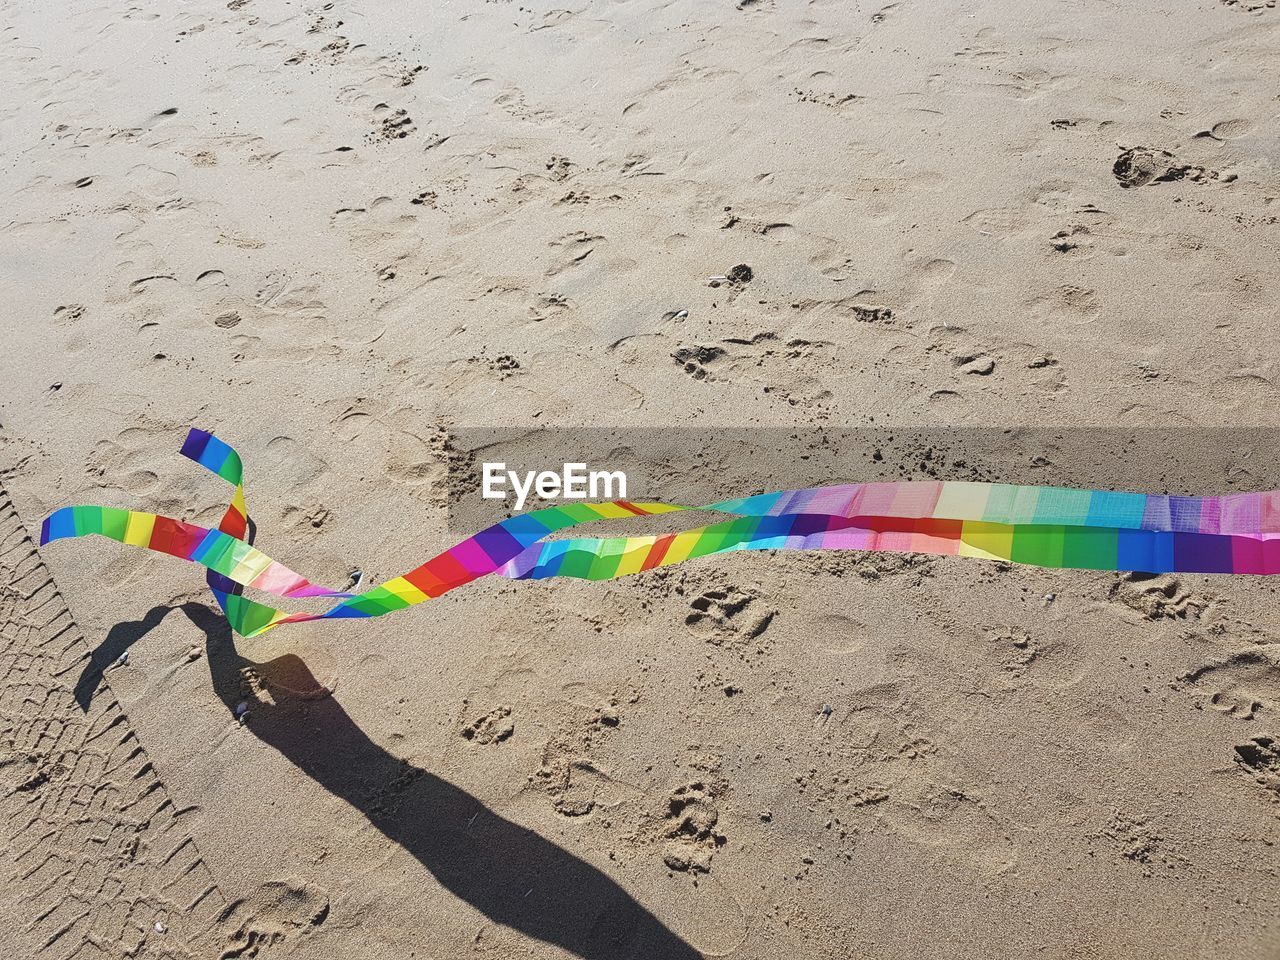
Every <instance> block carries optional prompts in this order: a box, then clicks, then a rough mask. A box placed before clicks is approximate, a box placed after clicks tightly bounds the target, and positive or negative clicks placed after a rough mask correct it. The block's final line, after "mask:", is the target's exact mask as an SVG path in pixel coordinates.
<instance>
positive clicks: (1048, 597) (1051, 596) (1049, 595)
mask: <svg viewBox="0 0 1280 960" xmlns="http://www.w3.org/2000/svg"><path fill="white" fill-rule="evenodd" d="M1057 599H1058V595H1057V594H1056V593H1046V594H1045V595H1044V602H1045V603H1053V601H1055V600H1057Z"/></svg>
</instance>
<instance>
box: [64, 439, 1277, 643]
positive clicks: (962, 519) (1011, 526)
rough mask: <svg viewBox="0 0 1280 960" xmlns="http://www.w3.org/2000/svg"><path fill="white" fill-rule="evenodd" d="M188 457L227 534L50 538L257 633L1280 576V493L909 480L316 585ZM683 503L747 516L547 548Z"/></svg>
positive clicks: (165, 523) (203, 452)
mask: <svg viewBox="0 0 1280 960" xmlns="http://www.w3.org/2000/svg"><path fill="white" fill-rule="evenodd" d="M182 453H183V455H184V456H186V457H188V458H189V459H191V460H194V461H195V462H196V463H198V464H200V465H201V466H203V467H205V468H207V469H208V470H211V471H212V472H213V473H216V474H217V475H218V476H220V477H222V478H223V479H224V480H226V481H227V482H229V483H231V484H233V485H234V486H235V493H234V495H233V496H232V500H231V505H230V506H229V507H228V509H227V512H226V515H225V516H224V517H223V519H222V522H221V523H220V524H219V525H218V528H217V529H216V530H215V529H210V528H207V527H201V526H197V525H195V524H191V523H185V522H183V521H181V520H175V519H172V518H170V517H162V516H157V515H156V514H154V513H143V512H140V511H136V510H122V509H118V508H114V507H93V506H80V507H63V508H62V509H60V510H57V511H55V512H54V513H52V514H51V515H50V516H49V517H48V519H46V520H45V522H44V525H43V527H42V529H41V532H40V544H41V546H44V545H45V544H48V543H52V542H53V541H55V540H64V539H67V538H69V537H83V536H88V535H90V534H97V535H99V536H104V537H108V538H110V539H112V540H117V541H119V542H121V543H126V544H130V545H132V546H137V547H144V548H146V549H148V550H155V551H157V552H159V553H167V554H170V555H171V556H175V557H180V558H182V559H184V560H190V561H191V562H193V563H198V564H200V565H201V566H203V567H206V568H207V570H208V574H207V582H208V584H209V587H210V589H211V590H212V591H213V594H214V597H215V598H216V599H217V601H218V604H219V606H221V607H222V610H223V612H224V613H225V614H226V617H227V620H228V622H229V623H230V624H231V627H232V629H233V630H235V631H236V633H238V634H241V635H242V636H246V637H252V636H256V635H257V634H260V633H263V632H264V631H266V630H270V629H272V628H273V627H277V626H279V625H280V624H283V623H301V622H304V621H308V620H325V619H335V618H360V617H377V616H381V615H382V614H384V613H390V612H391V611H393V610H399V609H401V608H403V607H409V606H413V605H414V604H418V603H422V602H423V601H425V600H432V599H435V598H436V597H440V596H443V595H444V594H446V593H448V592H449V591H450V590H454V589H456V588H458V587H460V586H463V585H464V584H467V583H470V582H472V581H473V580H477V579H479V578H480V577H483V576H486V575H488V574H491V573H493V574H498V575H499V576H503V577H509V578H512V579H526V580H527V579H532V580H541V579H544V578H546V577H576V578H579V579H586V580H612V579H614V578H617V577H623V576H627V575H629V574H633V573H641V572H643V571H645V570H652V569H654V568H656V567H665V566H670V565H671V564H674V563H680V562H682V561H684V560H689V559H692V558H694V557H705V556H711V555H713V554H720V553H729V552H731V551H735V550H875V551H888V552H895V553H927V554H938V555H955V556H962V557H982V558H986V559H990V560H1009V561H1013V562H1014V563H1027V564H1034V565H1036V566H1041V567H1068V568H1075V569H1083V570H1139V571H1144V572H1147V573H1167V572H1174V571H1177V572H1182V573H1248V574H1274V573H1280V491H1271V492H1267V493H1237V494H1230V495H1227V496H1222V497H1181V496H1166V495H1155V494H1142V493H1116V492H1110V491H1105V490H1071V489H1067V488H1064V487H1029V486H1015V485H1011V484H1003V483H967V482H955V481H910V482H902V483H859V484H843V485H839V486H828V487H812V488H807V489H803V490H785V491H782V492H779V493H766V494H761V495H759V496H753V497H745V498H741V499H737V500H725V501H722V502H720V503H715V504H711V505H710V506H706V507H688V506H681V505H677V504H667V503H634V502H631V501H629V500H613V501H609V502H606V503H572V504H563V505H560V506H554V507H548V508H546V509H543V510H536V511H533V512H531V513H522V514H517V515H516V516H513V517H510V518H508V519H506V520H503V521H501V522H500V523H496V524H494V525H493V526H491V527H488V528H487V529H485V530H482V531H480V532H479V533H477V534H475V535H474V536H472V537H468V538H467V539H466V540H463V541H462V542H461V543H459V544H457V545H456V546H453V547H450V548H449V549H448V550H445V551H444V552H443V553H441V554H439V555H438V556H436V557H434V558H432V559H431V560H428V561H427V562H426V563H424V564H422V565H421V566H419V567H417V568H415V569H413V570H411V571H409V572H408V573H406V574H404V575H402V576H399V577H395V578H393V579H391V580H388V581H387V582H386V583H383V584H379V585H378V586H376V587H372V588H371V589H369V590H366V591H364V592H363V593H357V594H352V593H344V592H342V591H339V590H329V589H327V588H325V587H320V586H316V585H315V584H313V583H311V582H310V581H309V580H307V579H306V578H305V577H303V576H302V575H301V574H298V573H295V572H294V571H293V570H290V569H289V568H288V567H286V566H284V565H283V564H281V563H278V562H277V561H275V560H273V559H271V557H269V556H267V555H266V554H265V553H263V552H262V551H261V550H258V549H257V548H256V547H254V546H252V545H250V544H249V543H248V542H247V540H246V532H247V530H248V526H249V514H248V509H247V507H246V505H245V498H244V468H243V466H242V464H241V461H240V457H239V455H238V454H237V453H236V452H235V450H233V449H232V448H231V447H230V446H228V445H227V444H226V443H223V442H222V441H221V440H219V439H218V438H217V437H215V436H213V435H212V434H210V433H206V432H205V431H203V430H197V429H192V430H191V432H190V434H189V435H188V436H187V439H186V442H185V443H184V444H183V446H182ZM682 510H708V511H715V512H718V513H725V514H731V515H733V519H729V520H724V521H720V522H718V523H711V524H707V525H705V526H701V527H697V528H695V529H691V530H685V531H683V532H680V533H671V534H663V535H660V536H634V537H575V538H569V539H560V540H548V539H547V537H548V536H549V535H550V534H552V533H555V532H557V531H560V530H564V529H567V528H569V527H572V526H576V525H578V524H581V523H590V522H592V521H597V520H612V519H622V518H625V517H633V516H650V515H654V514H660V513H671V512H675V511H682ZM245 587H249V588H252V589H254V590H261V591H264V592H266V593H269V594H273V595H275V596H277V597H285V598H303V597H330V598H336V599H338V600H339V602H338V603H337V604H336V605H335V606H333V607H331V608H330V609H328V610H326V611H324V612H322V613H288V612H286V611H284V610H277V609H275V608H274V607H270V606H267V605H266V604H262V603H258V602H257V601H254V600H250V599H248V598H247V597H245V596H244V595H243V592H242V591H243V588H245Z"/></svg>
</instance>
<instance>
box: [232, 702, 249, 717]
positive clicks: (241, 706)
mask: <svg viewBox="0 0 1280 960" xmlns="http://www.w3.org/2000/svg"><path fill="white" fill-rule="evenodd" d="M235 714H236V719H237V720H243V719H244V718H245V717H247V716H248V715H249V704H247V703H245V702H244V701H243V700H241V701H240V702H239V703H237V704H236V710H235Z"/></svg>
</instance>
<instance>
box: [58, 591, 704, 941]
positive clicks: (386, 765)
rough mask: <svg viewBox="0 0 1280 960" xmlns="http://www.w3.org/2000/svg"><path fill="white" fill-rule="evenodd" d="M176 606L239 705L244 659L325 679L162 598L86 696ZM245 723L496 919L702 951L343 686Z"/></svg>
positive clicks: (291, 685) (83, 687) (114, 646)
mask: <svg viewBox="0 0 1280 960" xmlns="http://www.w3.org/2000/svg"><path fill="white" fill-rule="evenodd" d="M175 610H178V611H181V612H182V613H183V614H185V615H186V616H187V618H188V619H190V620H191V622H192V623H193V624H195V626H196V627H197V628H199V629H200V630H201V631H202V632H203V633H204V635H205V638H206V643H205V646H206V654H207V657H208V662H209V672H210V674H211V675H212V679H213V686H214V690H215V691H216V692H217V695H218V697H219V699H221V700H222V702H223V703H225V704H226V705H227V709H228V710H229V711H231V712H232V713H234V711H235V708H236V705H237V704H238V703H240V702H241V701H242V700H243V699H244V697H243V696H242V693H241V691H242V684H243V682H244V681H243V677H244V673H243V671H245V670H246V669H249V670H252V671H253V672H254V673H256V674H257V675H258V676H259V677H261V678H263V680H265V681H266V682H267V684H268V685H269V686H270V685H273V684H278V685H282V686H284V687H286V688H288V689H291V690H315V691H318V692H320V691H321V687H320V683H319V682H318V681H317V680H316V679H315V678H314V677H313V676H312V675H311V671H310V670H309V669H308V667H307V665H306V664H305V663H304V662H303V661H302V660H301V659H300V658H298V657H296V656H293V655H292V654H289V655H286V656H283V657H278V658H276V659H275V660H272V661H270V662H268V663H255V662H253V661H251V660H248V659H246V658H244V657H242V656H241V655H240V654H239V653H238V652H237V651H236V648H235V642H234V638H233V637H232V635H231V630H230V628H229V627H228V625H227V622H226V620H225V619H223V617H222V616H221V614H219V613H218V612H216V611H214V610H212V609H210V608H209V607H206V606H204V605H202V604H199V603H184V604H182V605H180V606H158V607H154V608H153V609H151V610H150V611H148V612H147V614H146V616H145V617H143V618H142V619H141V620H135V621H128V622H124V623H119V624H117V625H116V626H115V627H113V628H112V629H111V630H110V632H109V633H108V634H107V637H106V639H105V640H104V641H103V643H102V644H101V646H99V647H98V649H97V650H95V651H94V653H93V656H92V658H91V660H90V663H89V664H88V665H87V666H86V667H85V669H84V672H83V673H82V674H81V676H80V679H79V681H78V682H77V684H76V688H75V694H76V699H77V700H78V701H79V702H80V704H81V706H84V707H87V706H88V704H89V701H90V699H91V698H92V696H93V692H94V690H95V689H97V686H98V683H99V681H100V679H101V676H102V671H103V669H104V668H105V667H106V666H108V665H110V664H112V663H114V662H115V661H116V660H117V659H118V658H119V657H120V655H121V654H122V653H124V652H125V651H126V650H128V648H129V647H130V646H131V645H132V644H134V643H136V642H137V641H138V640H139V639H141V638H142V637H143V636H145V635H146V634H147V633H149V632H150V631H151V630H153V629H154V628H155V627H156V626H157V625H158V624H159V623H160V621H161V620H163V619H164V618H165V616H167V615H168V614H169V613H171V612H173V611H175ZM246 727H247V728H248V730H249V731H250V732H252V734H253V735H254V736H256V737H257V738H258V739H259V740H261V741H262V742H263V743H265V744H267V745H268V746H270V747H273V748H274V749H276V750H278V751H279V752H280V753H281V754H282V755H283V756H284V757H286V758H287V759H288V760H289V761H290V762H291V763H293V764H294V765H295V766H297V767H298V769H299V770H302V771H303V772H304V773H306V774H307V776H309V777H311V778H312V779H313V780H315V781H316V783H318V784H320V785H321V786H322V787H324V788H325V789H326V790H328V791H329V792H330V793H332V794H334V795H335V796H338V797H341V798H342V799H343V800H345V801H346V802H347V803H349V804H351V806H353V807H355V808H356V809H357V810H359V811H360V812H361V813H363V814H364V815H365V816H366V817H367V818H368V819H369V822H370V823H371V824H373V825H374V826H375V827H377V828H378V829H379V830H381V831H382V832H383V833H384V834H385V835H386V836H387V838H388V839H390V840H392V841H394V842H395V843H397V844H399V845H400V846H402V847H403V848H404V849H405V850H407V851H408V852H409V853H411V854H413V856H414V857H416V858H417V859H418V861H419V862H420V863H421V864H422V865H423V866H424V867H426V868H427V870H429V871H430V872H431V874H432V875H433V876H434V877H435V878H436V879H437V880H438V881H439V882H440V883H441V884H442V885H443V886H444V887H445V888H446V889H448V890H449V891H450V892H452V893H453V894H454V895H455V896H457V897H460V898H461V899H463V900H465V901H466V902H467V903H469V904H471V906H473V907H475V908H476V909H477V910H479V911H480V912H481V913H483V914H484V915H485V916H487V917H488V918H489V919H491V920H493V921H494V922H496V923H501V924H504V925H505V926H508V927H510V928H512V929H513V930H516V931H519V932H520V933H522V934H525V935H526V936H530V937H536V938H537V939H539V940H543V941H545V942H547V943H551V944H555V945H556V946H558V947H561V948H563V949H565V950H567V951H569V952H570V953H573V954H576V955H577V956H579V957H582V958H583V960H641V958H643V960H698V958H700V956H701V955H700V954H699V953H698V952H697V951H696V950H694V949H693V948H692V947H690V946H689V945H688V944H687V943H685V942H684V941H683V940H682V939H680V938H679V937H678V936H676V934H674V933H673V932H672V931H670V930H669V929H667V927H666V926H664V925H663V924H662V922H661V921H659V920H658V918H657V917H655V916H653V914H651V913H650V912H649V911H648V910H646V909H645V908H644V907H643V906H641V905H640V904H639V903H638V902H636V900H635V899H634V898H632V897H631V896H630V895H629V894H628V893H627V892H626V891H625V890H623V889H622V887H620V886H619V885H618V884H617V883H616V882H614V881H613V880H611V879H609V877H607V876H606V875H605V874H603V873H601V872H600V871H599V870H597V869H596V868H595V867H593V866H591V865H590V864H588V863H586V862H584V861H582V860H580V859H578V858H577V857H575V856H574V855H573V854H571V853H569V852H568V851H566V850H564V849H563V848H562V847H559V846H557V845H556V844H554V843H552V842H551V841H549V840H545V839H543V838H542V837H541V836H539V835H538V834H537V833H534V832H533V831H532V830H528V829H526V828H524V827H522V826H520V825H518V824H515V823H512V822H511V821H509V820H505V819H503V818H502V817H500V816H498V815H497V814H496V813H494V812H493V811H491V810H489V809H488V808H487V807H486V806H485V805H484V804H483V803H481V802H480V801H479V800H477V799H476V798H475V797H473V796H472V795H471V794H469V793H467V792H466V791H464V790H461V789H459V788H458V787H455V786H454V785H453V784H451V783H449V782H448V781H446V780H442V779H441V778H439V777H437V776H435V775H434V774H432V773H430V772H429V771H427V770H424V769H422V768H420V767H416V766H413V765H412V764H410V763H408V762H406V761H404V760H401V759H399V758H398V757H395V756H393V755H391V754H390V753H388V752H387V751H386V750H384V749H383V748H382V747H380V746H378V745H377V744H376V743H374V742H373V741H372V740H370V739H369V738H368V737H367V736H366V735H365V733H364V731H363V730H361V729H360V728H359V727H358V726H357V725H356V724H355V722H354V721H353V720H352V719H351V718H350V717H349V716H348V715H347V713H346V711H345V710H343V708H342V705H341V703H339V702H338V700H337V698H336V697H333V696H320V697H318V698H315V699H307V698H305V697H294V696H289V697H286V698H283V700H282V702H280V703H279V704H277V705H270V704H265V703H259V702H256V701H255V702H253V704H252V711H251V713H250V716H249V717H248V718H247V721H246ZM424 933H425V931H424Z"/></svg>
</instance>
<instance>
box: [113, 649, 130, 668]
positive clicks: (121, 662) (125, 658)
mask: <svg viewBox="0 0 1280 960" xmlns="http://www.w3.org/2000/svg"><path fill="white" fill-rule="evenodd" d="M128 665H129V651H128V650H126V651H125V652H124V653H122V654H120V656H118V657H116V662H115V663H113V664H112V666H113V667H127V666H128Z"/></svg>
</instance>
